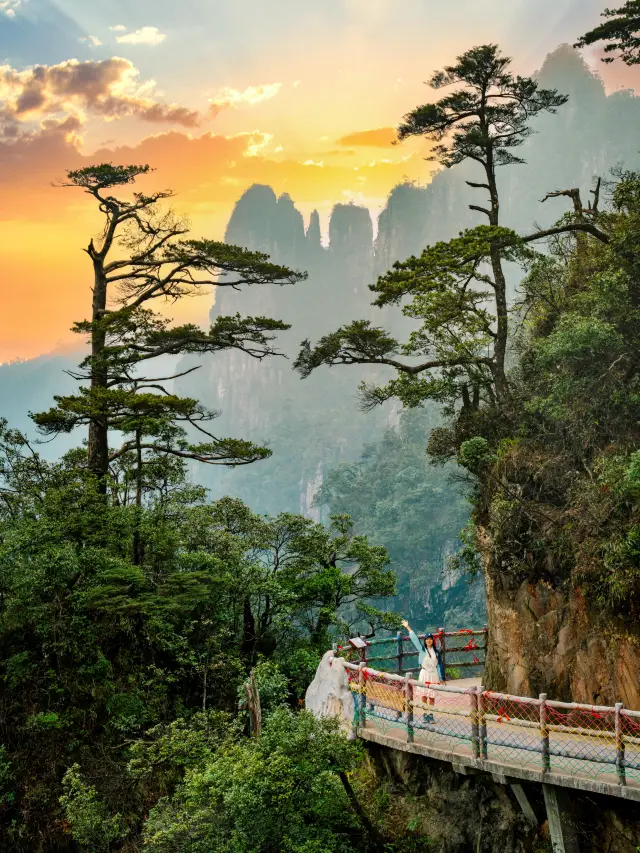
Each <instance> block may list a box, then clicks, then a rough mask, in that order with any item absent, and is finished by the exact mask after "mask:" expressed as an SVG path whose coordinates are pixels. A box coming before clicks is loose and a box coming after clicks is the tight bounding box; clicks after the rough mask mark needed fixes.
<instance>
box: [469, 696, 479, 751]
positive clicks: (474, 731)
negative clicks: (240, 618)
mask: <svg viewBox="0 0 640 853" xmlns="http://www.w3.org/2000/svg"><path fill="white" fill-rule="evenodd" d="M469 698H470V699H471V745H472V747H473V757H474V758H480V728H479V725H478V691H477V689H476V688H475V687H474V688H473V689H472V692H471V693H470V694H469Z"/></svg>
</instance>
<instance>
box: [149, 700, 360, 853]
mask: <svg viewBox="0 0 640 853" xmlns="http://www.w3.org/2000/svg"><path fill="white" fill-rule="evenodd" d="M359 756H360V746H359V745H358V744H357V743H354V742H348V741H347V740H346V738H345V736H344V735H343V734H342V733H340V732H339V731H338V729H337V723H336V722H335V721H329V720H323V721H318V720H316V719H315V718H314V717H313V716H312V715H311V714H308V713H304V712H303V713H301V714H299V715H295V714H293V713H291V712H290V711H287V710H284V709H282V710H278V711H274V712H273V713H272V714H271V715H270V716H269V719H268V721H267V723H266V725H265V727H264V730H263V734H262V736H261V737H260V738H258V739H245V740H240V741H238V740H236V739H233V738H232V739H230V740H228V741H227V742H225V743H224V744H222V746H221V747H220V748H219V749H218V750H217V751H216V753H215V754H213V755H212V756H211V757H210V758H209V759H208V760H207V761H205V762H204V763H203V764H202V765H201V766H199V767H197V768H193V769H192V770H190V771H189V772H188V773H187V775H186V777H185V780H184V782H183V783H182V785H180V786H179V787H178V789H177V791H176V793H175V794H174V795H173V796H172V797H171V798H168V799H166V800H161V801H160V802H159V803H158V805H157V806H155V807H154V808H153V809H152V811H151V812H150V814H149V818H148V820H147V822H146V825H145V830H144V849H145V850H150V851H151V850H153V851H158V853H161V851H162V853H174V851H176V852H177V851H181V853H216V851H220V853H222V851H224V853H249V851H257V850H264V851H267V850H282V851H283V853H302V851H314V853H315V851H318V853H329V851H331V853H349V851H352V850H356V849H358V842H357V841H356V838H357V835H358V834H359V832H360V831H361V830H359V828H358V827H357V823H356V821H355V819H354V817H353V816H352V814H351V813H350V811H349V809H348V802H347V800H346V796H345V792H344V790H343V788H342V786H341V784H340V780H339V778H338V773H339V771H343V772H345V771H347V772H348V771H350V770H352V769H354V768H355V767H356V766H357V763H358V762H359V760H360V758H359Z"/></svg>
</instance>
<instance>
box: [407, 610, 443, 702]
mask: <svg viewBox="0 0 640 853" xmlns="http://www.w3.org/2000/svg"><path fill="white" fill-rule="evenodd" d="M402 624H403V625H404V627H405V628H406V629H407V631H408V632H409V639H410V640H411V642H412V643H413V646H414V648H415V649H416V651H417V652H418V661H419V663H420V675H419V676H418V681H421V682H422V683H423V684H442V683H443V682H444V681H445V677H444V667H443V666H442V656H441V654H440V650H439V649H438V648H436V642H435V639H434V636H433V634H427V636H426V637H425V638H424V645H423V644H422V643H421V642H420V640H419V639H418V637H417V636H416V634H415V632H414V631H413V630H412V629H411V626H410V625H409V623H408V622H406V621H403V623H402ZM415 694H416V695H415V698H414V701H416V702H420V701H422V702H424V701H425V699H426V700H427V702H428V703H429V705H433V704H434V703H435V699H436V694H435V691H434V690H430V689H429V688H428V687H427V688H424V689H423V688H418V689H416V691H415Z"/></svg>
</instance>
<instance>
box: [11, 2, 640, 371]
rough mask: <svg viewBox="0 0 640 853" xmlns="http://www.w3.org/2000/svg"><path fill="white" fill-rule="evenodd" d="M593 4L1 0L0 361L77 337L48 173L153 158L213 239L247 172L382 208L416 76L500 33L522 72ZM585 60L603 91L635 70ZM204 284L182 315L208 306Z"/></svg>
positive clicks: (63, 216)
mask: <svg viewBox="0 0 640 853" xmlns="http://www.w3.org/2000/svg"><path fill="white" fill-rule="evenodd" d="M605 5H607V4H606V3H605V2H599V0H449V2H448V3H443V2H440V0H231V2H228V3H223V2H219V0H181V2H178V3H176V2H175V0H126V2H125V0H0V48H1V51H0V52H1V53H2V57H1V58H0V65H1V67H0V102H1V104H0V128H1V130H0V134H1V136H0V181H1V184H2V187H1V192H0V271H1V276H0V287H1V288H2V290H1V293H2V302H1V311H0V362H5V361H9V360H12V359H17V358H31V357H34V356H37V355H39V354H42V353H46V352H50V351H52V350H54V349H56V348H59V347H67V346H69V345H71V344H74V343H77V342H75V341H74V336H73V335H72V334H71V333H70V332H69V328H70V326H71V324H72V322H73V321H74V320H76V319H81V318H82V317H84V316H85V315H86V312H87V307H88V304H89V299H90V293H89V287H90V281H91V279H90V269H89V266H88V259H87V257H86V255H84V254H83V252H82V251H81V249H82V246H84V245H86V244H87V243H88V240H89V237H90V236H91V235H92V233H94V232H95V231H96V230H97V228H98V222H99V220H98V219H96V218H95V216H94V214H93V210H92V208H91V205H90V203H88V201H85V198H84V197H83V196H82V194H81V193H79V192H78V191H74V190H70V189H60V188H55V187H53V186H52V182H54V181H56V180H59V179H60V178H62V177H63V175H64V172H65V170H67V169H71V168H77V167H78V166H81V165H87V164H89V163H92V162H103V161H106V160H111V161H114V162H134V163H149V164H151V165H152V166H153V167H155V169H156V171H155V172H154V174H153V175H152V176H151V177H149V178H147V179H145V181H146V183H145V184H144V185H143V186H144V187H147V188H150V187H152V186H153V187H156V188H165V187H172V188H173V189H174V190H175V191H176V192H177V193H178V195H177V197H176V199H175V203H174V206H175V207H176V209H178V210H179V211H180V212H182V213H186V214H187V215H188V216H189V218H190V220H191V223H192V226H193V230H194V232H195V233H197V234H198V235H202V236H209V237H213V238H218V239H220V238H222V236H223V234H224V229H225V225H226V222H227V219H228V217H229V214H230V212H231V209H232V207H233V204H234V202H235V201H236V200H237V198H238V197H239V196H240V194H241V193H242V192H243V191H244V190H245V189H246V188H247V187H248V186H250V185H251V184H253V183H255V182H259V183H267V184H270V185H271V186H272V187H273V188H274V190H275V191H276V193H281V192H288V193H289V194H290V195H291V196H292V198H293V199H294V201H295V202H296V204H297V205H298V207H299V208H300V210H301V211H302V212H303V213H304V215H305V217H308V215H309V213H310V212H311V210H312V209H313V208H314V207H315V208H318V210H319V211H320V214H321V219H322V221H323V224H324V225H325V228H326V221H327V218H328V215H329V213H330V211H331V207H332V206H333V205H334V204H335V203H336V202H341V201H342V202H344V201H348V200H354V201H356V202H357V203H359V204H363V205H366V206H367V207H369V208H370V210H371V212H372V215H373V216H375V215H377V213H378V212H379V210H380V208H381V207H382V206H383V205H384V202H385V198H386V195H387V194H388V192H389V191H390V190H391V188H392V187H393V186H394V185H395V184H396V183H398V182H399V181H401V180H403V179H406V178H409V179H413V180H418V181H422V182H425V181H427V180H429V176H430V171H431V169H432V165H431V164H430V163H428V162H426V161H425V159H424V157H425V154H426V148H425V146H424V144H420V142H419V141H415V140H413V141H411V142H410V143H403V144H402V145H397V146H393V145H392V144H391V141H392V139H393V136H394V134H393V127H394V125H396V124H397V123H398V122H399V120H400V119H401V117H402V115H403V114H404V113H405V112H407V111H408V110H409V109H411V108H413V107H414V106H416V105H417V104H419V103H421V102H424V101H425V100H427V99H429V98H431V97H432V94H431V93H430V90H429V89H428V87H426V86H425V85H424V83H423V81H424V80H425V79H426V78H427V77H428V76H429V74H430V72H431V71H432V70H433V69H435V68H438V67H440V66H441V65H443V64H445V63H447V62H448V61H450V60H452V59H453V58H454V57H455V56H456V55H457V54H459V53H460V52H462V51H464V50H466V49H467V48H469V47H471V46H473V45H474V44H480V43H484V42H488V41H491V42H497V43H498V44H500V45H501V47H502V48H503V50H505V52H507V53H509V54H510V55H511V56H513V57H514V67H515V69H516V70H517V71H518V72H522V73H532V72H534V71H535V70H536V69H537V68H539V67H540V65H541V63H542V61H543V60H544V57H545V55H546V54H547V53H548V52H549V51H551V50H553V49H554V48H555V47H556V46H557V45H558V44H560V43H562V42H570V43H572V42H574V41H575V40H576V38H577V37H578V36H579V35H581V34H582V33H583V32H584V31H586V30H587V29H589V28H590V27H592V26H593V25H595V24H596V23H597V21H598V17H599V14H600V12H601V11H602V10H603V9H604V7H605ZM586 59H587V60H588V61H589V62H590V63H591V64H592V65H593V67H594V68H595V67H597V69H598V71H599V72H600V73H601V74H602V76H603V79H604V81H605V84H606V85H607V88H608V89H615V88H617V87H620V86H624V87H635V85H636V83H638V84H640V72H639V71H638V70H637V69H634V70H630V69H627V68H625V67H624V66H623V67H620V66H619V64H616V65H615V66H604V65H602V64H601V63H599V62H598V59H597V57H596V56H595V55H587V56H586ZM209 306H210V298H209V299H207V298H204V299H199V300H190V301H189V302H188V305H187V306H186V307H184V308H182V309H181V311H182V314H181V316H180V319H182V320H184V319H192V320H201V321H204V320H205V318H206V314H207V311H208V308H209Z"/></svg>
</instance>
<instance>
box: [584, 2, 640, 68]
mask: <svg viewBox="0 0 640 853" xmlns="http://www.w3.org/2000/svg"><path fill="white" fill-rule="evenodd" d="M602 17H603V18H605V19H606V20H605V21H604V22H603V23H602V24H600V25H599V26H597V27H594V28H593V29H592V30H589V32H588V33H585V35H583V36H582V37H581V38H580V39H578V41H577V42H576V44H575V47H586V46H587V45H592V44H598V43H599V42H606V44H605V46H604V53H605V56H604V57H602V62H613V61H614V59H615V58H616V57H615V56H611V55H610V54H612V53H618V52H619V58H620V59H621V60H622V61H623V62H624V63H625V65H637V64H638V63H639V62H640V36H638V31H639V30H640V0H627V2H626V3H625V4H624V6H619V7H618V8H617V9H605V10H604V12H602Z"/></svg>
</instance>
